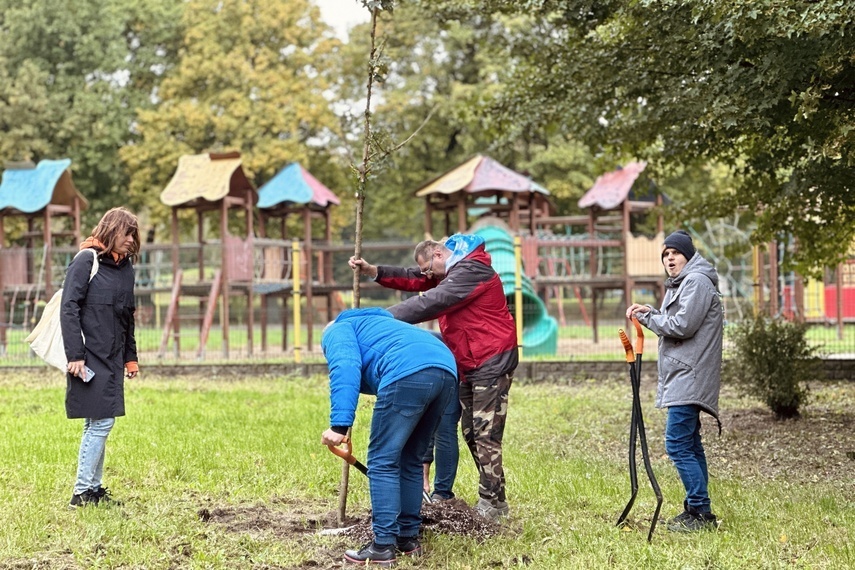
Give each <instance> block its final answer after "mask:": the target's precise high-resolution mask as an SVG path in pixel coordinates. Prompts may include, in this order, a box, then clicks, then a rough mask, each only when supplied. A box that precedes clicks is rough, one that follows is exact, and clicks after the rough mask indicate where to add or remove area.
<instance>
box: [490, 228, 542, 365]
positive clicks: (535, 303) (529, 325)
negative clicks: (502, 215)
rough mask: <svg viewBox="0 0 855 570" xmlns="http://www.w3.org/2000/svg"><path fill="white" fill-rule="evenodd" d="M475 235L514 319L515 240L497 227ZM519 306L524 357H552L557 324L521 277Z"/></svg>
mask: <svg viewBox="0 0 855 570" xmlns="http://www.w3.org/2000/svg"><path fill="white" fill-rule="evenodd" d="M474 233H475V235H478V236H481V237H482V238H484V241H485V242H486V243H485V247H486V249H487V252H488V253H489V254H490V257H492V258H493V269H495V270H496V273H498V274H499V278H500V279H501V280H502V287H503V288H504V290H505V298H506V299H507V300H508V307H509V308H510V309H511V314H512V315H514V316H516V307H515V299H514V287H515V284H516V276H515V273H514V269H515V267H516V262H515V260H514V238H513V237H512V236H511V234H509V233H508V232H507V231H505V230H504V229H503V228H501V227H498V226H483V227H481V228H479V229H477V230H476V231H475V232H474ZM522 305H523V311H522V315H523V333H522V336H523V338H522V343H523V355H524V356H553V355H555V353H556V351H557V349H558V322H557V321H556V320H555V319H554V318H553V317H551V316H550V315H549V313H548V312H547V310H546V305H544V304H543V301H541V299H540V297H538V295H537V293H536V292H535V290H534V287H532V285H531V279H529V278H528V276H526V275H525V274H524V273H523V275H522Z"/></svg>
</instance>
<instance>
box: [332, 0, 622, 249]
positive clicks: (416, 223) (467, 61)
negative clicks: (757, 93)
mask: <svg viewBox="0 0 855 570" xmlns="http://www.w3.org/2000/svg"><path fill="white" fill-rule="evenodd" d="M439 16H440V15H438V14H437V12H436V10H434V9H433V8H432V7H431V6H419V5H418V3H413V2H402V3H397V4H396V6H395V10H394V12H393V13H390V12H388V11H386V12H382V13H381V14H380V19H379V24H378V26H379V32H378V37H380V38H381V49H380V57H381V59H382V61H381V65H380V70H381V77H380V80H381V81H380V84H379V86H378V93H379V97H378V98H377V101H378V103H377V104H376V106H374V110H373V113H372V121H373V122H374V130H375V135H374V136H375V139H376V141H375V142H376V144H377V145H378V146H379V147H381V148H383V147H385V148H389V147H391V146H392V145H393V143H392V142H391V141H400V140H403V139H404V138H406V137H407V136H408V135H409V134H410V133H412V132H414V131H415V130H416V129H417V128H419V127H420V126H421V124H422V123H423V121H424V120H425V117H427V116H430V120H429V121H428V122H427V123H426V124H424V125H423V126H422V127H421V129H420V130H419V133H418V136H417V137H414V138H413V139H412V140H411V141H409V142H408V143H407V145H405V146H404V147H402V148H401V149H400V150H398V151H397V152H395V153H394V154H390V155H388V156H387V157H386V158H385V160H384V162H383V163H382V164H377V165H375V166H374V169H373V172H372V194H371V197H370V199H369V200H367V201H366V205H365V211H366V224H365V234H366V236H367V237H368V238H369V239H395V238H400V237H405V238H407V239H413V240H420V239H423V238H424V234H423V231H424V221H423V217H424V202H423V200H422V199H421V198H416V197H415V196H414V192H415V190H416V189H418V188H419V187H420V186H422V185H423V184H424V183H426V182H427V181H429V180H430V179H431V178H433V177H435V176H438V175H440V174H443V173H444V172H446V171H448V170H450V169H451V168H454V167H456V166H458V165H459V164H461V163H462V162H464V161H465V160H467V159H468V158H470V157H471V156H473V155H474V154H476V153H483V154H488V155H490V156H491V157H492V158H495V159H496V160H498V161H499V162H501V163H503V164H505V165H506V166H508V167H510V168H513V169H515V170H517V171H520V172H526V173H527V174H528V175H530V176H531V177H532V179H534V180H535V181H536V182H538V183H540V184H542V185H544V186H546V187H547V188H548V189H549V190H550V191H551V193H552V198H551V199H552V201H553V203H554V204H555V205H556V206H557V207H558V208H559V211H560V212H562V213H566V212H567V211H568V210H570V209H571V208H575V202H576V201H577V200H578V198H579V197H580V196H581V195H582V193H583V192H584V191H585V190H587V189H588V188H589V187H590V186H591V184H593V180H594V178H595V177H596V174H597V173H598V172H601V171H602V170H601V169H602V168H604V167H605V163H600V162H598V161H597V160H596V159H594V158H593V157H592V156H591V154H590V153H589V152H588V150H587V147H585V146H584V145H582V144H580V143H578V142H577V141H576V140H575V139H574V138H573V137H572V136H571V135H570V134H569V133H568V132H567V131H566V130H565V129H561V128H556V129H552V130H551V131H549V132H547V131H544V130H541V129H534V128H532V129H528V130H526V131H525V132H523V133H520V135H519V136H518V137H517V138H516V139H515V140H514V141H513V142H510V143H509V142H508V141H506V140H503V139H499V138H497V137H496V135H495V133H494V132H491V131H490V130H489V129H488V128H487V126H488V121H487V120H486V119H485V117H484V116H483V115H482V113H483V108H482V105H481V103H482V98H483V97H484V96H485V95H486V94H488V93H490V92H491V90H492V89H493V88H494V87H493V86H492V83H491V78H492V77H494V76H495V75H496V73H497V72H498V70H500V69H501V68H502V67H503V66H504V65H505V64H506V57H505V54H504V53H503V52H501V51H497V50H495V49H494V47H493V45H494V44H495V42H496V39H495V37H494V34H495V33H496V32H497V28H496V26H495V25H492V24H491V23H490V22H489V21H486V20H485V19H484V18H482V17H480V16H473V17H472V18H468V19H462V20H451V21H444V20H443V19H442V18H441V17H439ZM367 36H368V34H367V31H366V27H365V26H360V27H357V28H355V29H354V30H353V32H352V33H351V39H350V42H349V44H348V45H346V46H345V47H344V48H343V58H342V61H341V65H342V72H341V74H340V77H341V79H340V81H339V84H338V86H337V89H338V93H339V95H338V99H339V100H340V101H358V100H359V99H360V98H361V97H362V96H363V93H364V86H365V81H364V73H363V71H362V70H363V69H364V66H363V65H362V58H364V54H365V53H366V50H367V47H366V45H365V44H366V38H367ZM357 112H358V109H357ZM358 121H359V117H358V116H357V114H356V112H349V113H348V112H345V113H344V123H345V127H344V128H345V138H346V139H349V140H352V141H355V140H356V134H355V133H357V132H358V126H359V122H358ZM350 144H351V146H352V145H353V143H352V142H351V143H350ZM608 167H609V168H611V167H613V164H612V163H611V162H610V161H609V162H608ZM435 221H436V220H435ZM435 227H437V228H441V227H442V225H441V224H437V225H435ZM434 237H441V236H434ZM407 261H408V260H406V259H405V260H402V263H406V262H407Z"/></svg>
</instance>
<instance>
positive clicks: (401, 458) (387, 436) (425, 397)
mask: <svg viewBox="0 0 855 570" xmlns="http://www.w3.org/2000/svg"><path fill="white" fill-rule="evenodd" d="M321 349H322V350H323V351H324V356H325V357H326V359H327V364H328V367H329V377H330V428H329V429H327V430H326V431H325V432H324V433H323V435H322V436H321V443H323V444H324V445H334V446H337V445H340V444H341V443H342V441H344V439H345V434H346V433H347V429H348V428H349V427H350V426H352V425H353V420H354V417H355V416H356V404H357V401H358V399H359V394H360V393H362V394H371V395H376V396H377V401H376V403H375V404H374V415H373V416H372V418H371V435H370V438H369V441H368V480H369V483H368V487H369V491H370V494H371V511H372V521H371V524H372V528H373V530H374V541H373V542H371V543H369V544H367V545H365V546H364V547H362V548H361V549H359V550H348V551H346V552H345V554H344V558H345V561H346V562H352V563H356V564H366V563H368V564H380V565H391V564H392V563H394V562H395V556H396V552H400V553H403V554H406V555H411V556H418V555H420V554H421V552H422V548H421V544H420V543H419V539H418V535H419V527H420V526H421V522H422V519H421V515H420V510H421V504H422V457H423V456H424V454H425V451H426V450H427V446H428V440H429V439H430V437H431V434H432V433H433V432H434V430H435V429H436V426H437V423H438V422H439V418H440V416H441V415H442V411H443V410H444V409H445V408H446V406H447V405H448V400H449V398H451V397H452V395H453V394H454V387H455V385H456V383H457V368H456V365H455V363H454V357H453V356H452V354H451V352H450V351H449V350H448V348H447V347H446V346H445V345H444V344H443V343H442V341H440V340H438V339H437V338H436V337H435V336H434V335H433V334H431V333H430V332H428V331H426V330H422V329H419V328H417V327H415V326H413V325H409V324H407V323H404V322H401V321H398V320H396V319H395V318H394V317H393V316H392V314H391V313H389V311H386V310H385V309H351V310H348V311H343V312H342V313H341V314H339V316H338V317H337V318H336V319H335V321H334V322H333V323H332V324H330V325H329V326H328V327H327V328H326V329H325V330H324V334H323V337H322V339H321Z"/></svg>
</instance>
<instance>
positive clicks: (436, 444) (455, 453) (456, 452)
mask: <svg viewBox="0 0 855 570" xmlns="http://www.w3.org/2000/svg"><path fill="white" fill-rule="evenodd" d="M459 422H460V398H459V397H458V383H457V382H455V383H454V390H453V394H452V396H451V399H449V400H448V406H446V408H445V410H443V412H442V417H441V418H440V420H439V425H438V426H437V427H436V432H435V433H434V435H433V436H432V437H431V439H430V443H429V444H428V449H427V453H425V456H424V459H423V461H424V463H431V462H433V461H434V449H435V450H436V451H435V453H436V461H435V463H436V464H435V465H434V476H433V492H434V493H436V494H437V495H439V496H440V497H442V498H443V499H453V498H454V491H453V488H454V480H455V479H456V478H457V463H458V462H459V461H460V447H459V445H458V443H457V426H458V424H459Z"/></svg>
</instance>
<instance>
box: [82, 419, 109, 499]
mask: <svg viewBox="0 0 855 570" xmlns="http://www.w3.org/2000/svg"><path fill="white" fill-rule="evenodd" d="M115 423H116V418H103V419H100V420H93V419H90V418H86V419H85V420H83V439H82V440H81V442H80V452H79V454H78V456H77V481H75V482H74V494H75V495H79V494H81V493H83V492H84V491H86V490H87V489H92V490H97V489H98V487H100V486H101V477H102V475H103V474H104V451H105V450H106V448H107V436H108V435H110V430H111V429H113V424H115Z"/></svg>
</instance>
